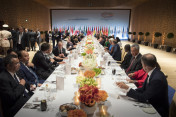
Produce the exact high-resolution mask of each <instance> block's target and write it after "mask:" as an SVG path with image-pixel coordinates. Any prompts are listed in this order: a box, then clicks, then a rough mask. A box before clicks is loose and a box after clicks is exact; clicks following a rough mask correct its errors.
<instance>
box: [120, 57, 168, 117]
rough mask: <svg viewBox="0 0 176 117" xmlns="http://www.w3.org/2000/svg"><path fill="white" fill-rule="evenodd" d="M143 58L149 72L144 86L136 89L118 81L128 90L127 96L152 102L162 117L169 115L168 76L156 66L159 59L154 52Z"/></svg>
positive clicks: (144, 65)
mask: <svg viewBox="0 0 176 117" xmlns="http://www.w3.org/2000/svg"><path fill="white" fill-rule="evenodd" d="M141 59H142V66H143V69H144V70H145V71H146V72H147V73H148V77H147V78H146V80H145V82H144V85H143V87H142V88H139V89H136V90H134V89H131V88H129V87H128V86H127V85H126V84H124V83H122V82H117V85H118V86H119V87H120V88H122V89H126V90H127V96H129V97H132V98H134V99H136V100H138V101H140V102H147V103H150V104H152V106H153V107H154V108H155V109H156V110H157V111H158V113H159V114H160V115H161V116H162V117H168V116H169V103H168V83H167V80H166V77H165V75H164V74H163V72H161V71H160V70H159V69H158V68H156V66H157V60H156V57H155V56H154V55H153V54H145V55H143V56H142V58H141Z"/></svg>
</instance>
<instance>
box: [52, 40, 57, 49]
mask: <svg viewBox="0 0 176 117" xmlns="http://www.w3.org/2000/svg"><path fill="white" fill-rule="evenodd" d="M52 41H53V48H55V41H56V39H55V38H52Z"/></svg>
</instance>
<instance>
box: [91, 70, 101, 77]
mask: <svg viewBox="0 0 176 117" xmlns="http://www.w3.org/2000/svg"><path fill="white" fill-rule="evenodd" d="M93 71H94V72H95V73H96V74H95V76H98V75H99V74H100V73H101V69H100V68H93Z"/></svg>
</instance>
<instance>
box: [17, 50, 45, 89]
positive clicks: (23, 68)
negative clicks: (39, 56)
mask: <svg viewBox="0 0 176 117" xmlns="http://www.w3.org/2000/svg"><path fill="white" fill-rule="evenodd" d="M18 58H19V60H20V69H19V71H18V72H17V74H18V76H20V77H22V78H24V79H25V81H26V82H27V83H28V84H30V87H31V89H32V90H35V88H36V86H38V87H40V86H41V84H42V83H43V82H44V80H41V79H40V78H39V77H38V76H37V74H36V73H35V68H34V67H29V66H28V63H29V54H28V52H27V51H25V50H22V51H20V52H19V53H18Z"/></svg>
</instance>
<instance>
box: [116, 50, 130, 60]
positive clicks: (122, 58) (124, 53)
mask: <svg viewBox="0 0 176 117" xmlns="http://www.w3.org/2000/svg"><path fill="white" fill-rule="evenodd" d="M121 52H122V54H121V61H116V62H117V63H122V62H123V60H124V58H125V55H126V54H127V53H126V52H125V50H124V49H122V50H121Z"/></svg>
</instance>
